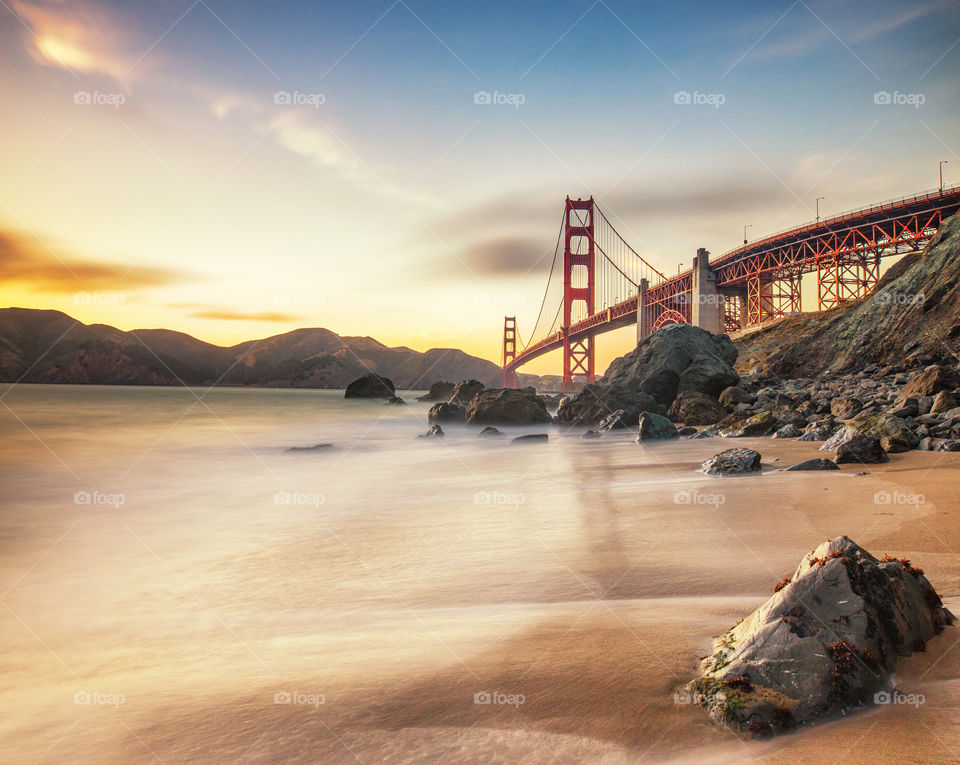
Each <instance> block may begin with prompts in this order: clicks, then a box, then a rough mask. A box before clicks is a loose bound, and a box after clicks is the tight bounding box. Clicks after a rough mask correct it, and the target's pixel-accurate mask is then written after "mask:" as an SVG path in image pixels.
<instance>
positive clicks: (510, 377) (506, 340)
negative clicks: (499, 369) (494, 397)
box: [503, 316, 517, 388]
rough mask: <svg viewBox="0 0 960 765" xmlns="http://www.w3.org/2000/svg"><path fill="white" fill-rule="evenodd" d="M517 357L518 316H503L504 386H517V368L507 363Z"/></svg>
mask: <svg viewBox="0 0 960 765" xmlns="http://www.w3.org/2000/svg"><path fill="white" fill-rule="evenodd" d="M515 358H517V317H516V316H504V317H503V387H504V388H516V387H517V370H515V369H510V370H508V369H507V365H508V364H510V362H512V361H513V360H514V359H515Z"/></svg>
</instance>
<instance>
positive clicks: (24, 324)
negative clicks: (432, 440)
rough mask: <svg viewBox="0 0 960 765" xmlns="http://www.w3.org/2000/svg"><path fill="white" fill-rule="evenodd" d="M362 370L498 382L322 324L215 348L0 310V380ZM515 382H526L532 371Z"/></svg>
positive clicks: (242, 380)
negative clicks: (324, 326)
mask: <svg viewBox="0 0 960 765" xmlns="http://www.w3.org/2000/svg"><path fill="white" fill-rule="evenodd" d="M368 371H374V372H377V373H378V374H382V375H386V376H387V377H389V378H390V379H391V380H393V382H394V384H395V385H396V386H397V387H398V388H405V389H411V388H412V389H420V388H428V387H429V386H430V384H431V383H433V382H436V381H437V380H448V381H451V382H456V381H458V380H462V379H468V378H473V379H476V380H480V381H481V382H482V383H484V384H485V385H489V386H491V387H494V386H499V385H500V384H501V373H500V368H499V367H498V366H497V365H496V364H494V363H492V362H490V361H487V360H485V359H480V358H477V357H475V356H470V355H468V354H466V353H464V352H463V351H460V350H457V349H455V348H433V349H431V350H429V351H427V352H426V353H421V352H419V351H415V350H412V349H410V348H405V347H399V348H389V347H387V346H386V345H384V344H383V343H380V342H378V341H377V340H374V339H373V338H371V337H341V336H340V335H338V334H336V333H335V332H331V331H330V330H329V329H319V328H317V329H296V330H294V331H292V332H287V333H285V334H282V335H274V336H272V337H267V338H264V339H262V340H250V341H246V342H243V343H239V344H238V345H234V346H231V347H228V348H225V347H221V346H219V345H212V344H211V343H205V342H203V341H202V340H198V339H197V338H195V337H191V336H190V335H186V334H183V333H182V332H173V331H171V330H167V329H135V330H132V331H130V332H124V331H123V330H119V329H117V328H116V327H111V326H108V325H106V324H83V323H81V322H79V321H77V320H76V319H74V318H72V317H70V316H68V315H67V314H65V313H61V312H60V311H40V310H34V309H28V308H4V309H0V382H16V381H17V380H21V378H22V381H23V382H31V383H77V384H100V385H180V384H186V385H212V384H214V383H216V384H219V385H250V386H260V387H278V388H343V387H345V386H346V385H347V383H349V382H350V381H351V380H354V379H356V378H357V377H359V376H360V375H362V374H365V373H366V372H368ZM521 380H522V382H523V384H526V385H535V384H536V383H537V381H538V378H537V377H536V376H534V375H523V376H522V377H521Z"/></svg>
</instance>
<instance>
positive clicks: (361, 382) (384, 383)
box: [343, 372, 396, 399]
mask: <svg viewBox="0 0 960 765" xmlns="http://www.w3.org/2000/svg"><path fill="white" fill-rule="evenodd" d="M395 395H396V391H395V390H394V387H393V380H391V379H390V378H389V377H381V376H380V375H376V374H373V372H370V373H368V374H365V375H364V376H363V377H358V378H357V379H356V380H354V381H353V382H351V383H350V384H349V385H348V386H347V389H346V391H344V394H343V397H344V398H385V399H391V398H394V397H395Z"/></svg>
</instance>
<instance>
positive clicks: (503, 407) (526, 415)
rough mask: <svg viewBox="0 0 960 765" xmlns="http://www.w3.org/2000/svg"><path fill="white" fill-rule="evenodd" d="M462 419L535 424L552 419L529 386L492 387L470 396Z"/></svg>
mask: <svg viewBox="0 0 960 765" xmlns="http://www.w3.org/2000/svg"><path fill="white" fill-rule="evenodd" d="M466 421H467V424H468V425H539V424H545V423H549V422H551V421H552V418H551V417H550V413H549V412H547V406H546V404H544V403H543V399H541V398H540V397H539V396H537V394H536V392H535V391H534V389H533V388H499V389H496V388H495V389H493V390H484V391H481V392H480V393H477V394H476V395H475V396H474V397H473V399H472V400H471V401H470V404H469V405H468V406H467V410H466Z"/></svg>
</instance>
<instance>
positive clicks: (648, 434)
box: [637, 412, 680, 441]
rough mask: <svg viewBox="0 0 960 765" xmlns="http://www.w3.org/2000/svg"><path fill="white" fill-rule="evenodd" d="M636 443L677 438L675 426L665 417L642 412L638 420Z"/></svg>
mask: <svg viewBox="0 0 960 765" xmlns="http://www.w3.org/2000/svg"><path fill="white" fill-rule="evenodd" d="M638 431H639V432H638V433H637V441H660V440H663V439H665V438H678V437H679V435H680V434H679V433H678V432H677V428H676V426H674V424H673V423H672V422H670V420H668V419H667V418H666V417H661V416H660V415H659V414H654V413H653V412H642V413H641V414H640V418H639V420H638Z"/></svg>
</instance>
